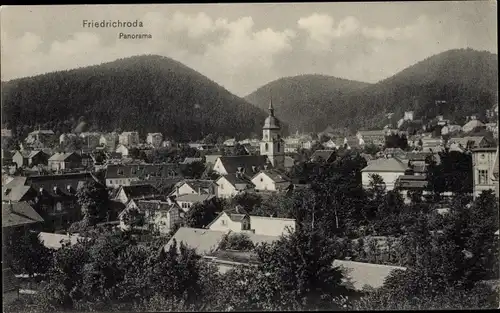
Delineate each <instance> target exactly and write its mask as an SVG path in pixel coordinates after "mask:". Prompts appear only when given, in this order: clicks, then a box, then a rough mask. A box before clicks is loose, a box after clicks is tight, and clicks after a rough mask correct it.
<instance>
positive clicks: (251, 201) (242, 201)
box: [231, 192, 262, 213]
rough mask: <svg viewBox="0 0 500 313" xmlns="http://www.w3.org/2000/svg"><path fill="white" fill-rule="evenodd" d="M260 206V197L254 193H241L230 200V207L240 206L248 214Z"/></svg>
mask: <svg viewBox="0 0 500 313" xmlns="http://www.w3.org/2000/svg"><path fill="white" fill-rule="evenodd" d="M261 205H262V197H261V196H260V195H258V194H256V193H251V192H242V193H239V194H237V195H236V196H234V197H233V198H232V199H231V207H236V206H241V207H242V208H243V209H244V210H245V211H246V212H248V213H251V212H252V210H253V209H254V208H256V207H259V206H261Z"/></svg>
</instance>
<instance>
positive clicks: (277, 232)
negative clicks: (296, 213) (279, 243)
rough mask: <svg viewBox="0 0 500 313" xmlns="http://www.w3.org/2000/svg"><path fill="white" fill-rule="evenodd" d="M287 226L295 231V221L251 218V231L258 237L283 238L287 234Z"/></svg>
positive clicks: (260, 217) (261, 217) (259, 217)
mask: <svg viewBox="0 0 500 313" xmlns="http://www.w3.org/2000/svg"><path fill="white" fill-rule="evenodd" d="M287 226H290V227H291V228H292V230H295V220H293V219H285V218H269V217H263V216H250V229H252V230H254V231H255V234H256V235H267V236H281V235H282V234H286V233H287V231H286V227H287Z"/></svg>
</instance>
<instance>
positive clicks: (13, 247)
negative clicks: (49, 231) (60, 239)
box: [3, 228, 52, 276]
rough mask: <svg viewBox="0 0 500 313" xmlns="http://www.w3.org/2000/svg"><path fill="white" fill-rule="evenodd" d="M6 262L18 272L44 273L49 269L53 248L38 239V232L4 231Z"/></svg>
mask: <svg viewBox="0 0 500 313" xmlns="http://www.w3.org/2000/svg"><path fill="white" fill-rule="evenodd" d="M4 236H5V239H4V245H3V248H4V249H5V250H4V256H5V258H6V259H5V260H4V261H5V262H7V263H8V264H10V266H11V267H12V270H13V271H14V272H15V273H18V274H28V275H30V276H31V275H33V274H35V273H36V274H43V273H46V272H47V271H48V268H49V266H50V261H51V257H52V250H50V249H49V248H46V247H45V246H44V245H43V243H42V242H40V240H39V239H38V233H37V232H31V231H24V229H22V228H21V229H17V230H13V231H10V232H4Z"/></svg>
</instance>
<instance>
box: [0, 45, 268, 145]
mask: <svg viewBox="0 0 500 313" xmlns="http://www.w3.org/2000/svg"><path fill="white" fill-rule="evenodd" d="M2 108H3V112H2V113H3V114H2V127H9V128H11V129H13V130H14V131H15V132H16V133H18V134H20V136H24V135H25V134H26V133H27V132H29V131H31V130H33V128H35V127H38V126H40V127H42V128H49V129H53V130H54V131H56V132H59V133H60V132H71V131H72V130H73V129H74V128H75V126H77V125H78V123H79V122H81V121H82V120H85V121H86V122H87V123H88V125H89V126H90V129H91V130H92V129H95V130H102V131H113V130H118V131H129V130H137V131H139V132H140V135H141V136H142V137H144V136H145V135H146V133H148V132H158V131H159V132H162V133H163V134H164V136H166V137H168V138H172V139H174V140H179V141H181V140H182V141H184V140H195V139H200V138H203V137H204V136H205V135H207V134H209V133H212V134H214V135H221V136H231V137H234V136H235V135H236V136H239V137H246V136H250V135H252V134H256V135H260V131H261V127H262V123H263V122H264V119H265V117H266V115H267V114H266V112H264V111H261V110H259V109H257V108H255V107H254V106H253V105H251V104H249V103H247V102H246V101H245V100H243V99H241V98H239V97H237V96H235V95H233V94H231V93H230V92H229V91H227V90H226V89H224V88H223V87H221V86H219V85H217V84H216V83H215V82H213V81H211V80H210V79H208V78H207V77H205V76H203V75H201V74H200V73H198V72H196V71H194V70H192V69H190V68H189V67H187V66H185V65H183V64H182V63H179V62H177V61H174V60H172V59H170V58H166V57H160V56H155V55H144V56H135V57H130V58H125V59H120V60H116V61H113V62H109V63H104V64H100V65H96V66H89V67H85V68H78V69H73V70H68V71H59V72H52V73H48V74H43V75H38V76H34V77H27V78H21V79H16V80H11V81H8V82H2Z"/></svg>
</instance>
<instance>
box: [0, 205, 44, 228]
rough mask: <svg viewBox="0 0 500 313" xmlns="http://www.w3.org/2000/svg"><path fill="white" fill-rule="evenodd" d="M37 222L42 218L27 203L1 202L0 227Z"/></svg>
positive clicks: (41, 220)
mask: <svg viewBox="0 0 500 313" xmlns="http://www.w3.org/2000/svg"><path fill="white" fill-rule="evenodd" d="M38 222H43V218H42V217H41V216H40V215H39V214H38V213H37V212H36V211H35V209H33V208H32V207H31V206H30V205H29V204H28V203H26V202H11V203H2V228H4V227H15V226H21V225H26V224H33V223H38Z"/></svg>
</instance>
